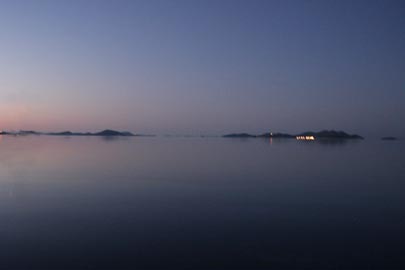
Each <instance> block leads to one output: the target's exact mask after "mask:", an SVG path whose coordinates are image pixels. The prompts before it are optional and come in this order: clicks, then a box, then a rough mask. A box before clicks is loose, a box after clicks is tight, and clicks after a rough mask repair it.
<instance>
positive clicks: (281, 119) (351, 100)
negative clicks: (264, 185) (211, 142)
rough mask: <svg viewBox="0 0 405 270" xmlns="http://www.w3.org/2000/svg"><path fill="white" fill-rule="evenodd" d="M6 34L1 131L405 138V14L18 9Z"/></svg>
mask: <svg viewBox="0 0 405 270" xmlns="http://www.w3.org/2000/svg"><path fill="white" fill-rule="evenodd" d="M0 25H1V27H0V57H1V65H0V74H1V80H0V128H1V129H22V128H24V129H37V130H61V129H62V130H65V129H70V130H78V131H83V130H90V131H92V130H97V129H102V128H114V129H122V130H131V131H134V132H142V133H158V134H161V133H187V134H201V133H203V134H222V133H227V132H236V131H248V132H253V133H254V132H258V133H259V132H264V131H268V130H272V131H283V132H298V131H304V130H319V129H331V128H335V129H342V130H347V131H349V132H356V133H360V134H365V135H379V134H381V135H386V134H387V133H388V134H393V135H398V136H403V135H405V128H404V126H405V125H403V122H404V120H405V106H404V105H405V89H404V86H405V83H404V78H405V76H404V74H405V30H404V25H405V2H404V1H394V0H392V1H382V0H381V1H360V0H357V1H344V0H343V1H328V0H327V1H304V0H302V1H288V0H287V1H270V0H268V1H247V0H246V1H236V0H230V1H225V0H223V1H213V0H212V1H211V0H206V1H203V0H201V1H197V0H196V1H192V0H189V1H174V0H173V1H167V0H165V1H157V0H156V1H154V0H150V1H135V0H132V1H123V0H121V1H120V0H117V1H102V0H98V1H92V0H88V1H74V0H73V1H62V0H58V1H41V0H39V1H34V0H32V1H29V0H26V1H16V0H14V1H1V2H0ZM382 130H384V131H382Z"/></svg>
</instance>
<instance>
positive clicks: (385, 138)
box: [381, 137, 398, 141]
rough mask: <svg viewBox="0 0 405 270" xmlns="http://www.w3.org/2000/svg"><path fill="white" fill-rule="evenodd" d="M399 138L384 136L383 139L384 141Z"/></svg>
mask: <svg viewBox="0 0 405 270" xmlns="http://www.w3.org/2000/svg"><path fill="white" fill-rule="evenodd" d="M397 139H398V138H396V137H382V138H381V140H383V141H396V140H397Z"/></svg>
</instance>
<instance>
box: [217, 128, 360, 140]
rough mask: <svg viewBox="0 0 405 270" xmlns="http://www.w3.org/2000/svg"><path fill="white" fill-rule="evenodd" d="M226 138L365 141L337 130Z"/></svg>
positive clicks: (236, 134) (241, 134) (247, 134)
mask: <svg viewBox="0 0 405 270" xmlns="http://www.w3.org/2000/svg"><path fill="white" fill-rule="evenodd" d="M222 137H224V138H286V139H295V138H297V139H298V138H304V139H305V138H312V139H364V138H363V137H362V136H360V135H357V134H348V133H346V132H344V131H335V130H322V131H319V132H313V131H307V132H303V133H299V134H296V135H292V134H287V133H272V132H270V133H264V134H261V135H252V134H249V133H231V134H226V135H223V136H222Z"/></svg>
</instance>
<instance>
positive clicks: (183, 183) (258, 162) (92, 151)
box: [0, 136, 405, 269]
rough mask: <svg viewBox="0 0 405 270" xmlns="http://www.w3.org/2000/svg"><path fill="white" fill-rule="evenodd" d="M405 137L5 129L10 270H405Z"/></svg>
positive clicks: (3, 242)
mask: <svg viewBox="0 0 405 270" xmlns="http://www.w3.org/2000/svg"><path fill="white" fill-rule="evenodd" d="M404 161H405V141H393V142H388V141H379V140H365V141H358V142H347V143H337V144H331V143H319V142H297V141H295V140H273V141H272V142H271V141H269V140H264V139H263V140H262V139H245V140H243V139H225V138H164V137H153V138H141V137H134V138H117V139H107V138H98V137H50V136H26V137H6V136H3V137H1V138H0V269H92V268H94V269H121V268H128V269H405V196H404V195H405V166H404V164H405V163H404Z"/></svg>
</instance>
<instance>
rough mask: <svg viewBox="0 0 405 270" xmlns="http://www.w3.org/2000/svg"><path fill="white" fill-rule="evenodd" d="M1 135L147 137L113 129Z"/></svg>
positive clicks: (27, 131) (22, 131) (3, 133)
mask: <svg viewBox="0 0 405 270" xmlns="http://www.w3.org/2000/svg"><path fill="white" fill-rule="evenodd" d="M0 135H49V136H103V137H110V136H146V135H135V134H132V133H131V132H129V131H116V130H112V129H106V130H103V131H100V132H96V133H91V132H71V131H63V132H38V131H33V130H20V131H16V132H12V131H1V132H0Z"/></svg>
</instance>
